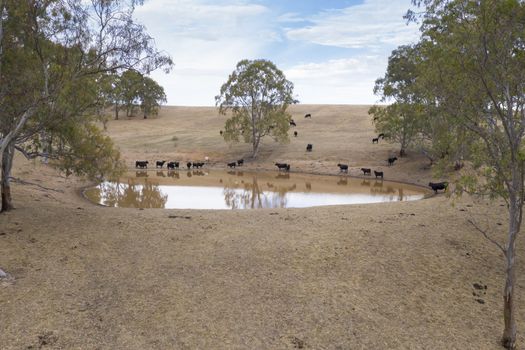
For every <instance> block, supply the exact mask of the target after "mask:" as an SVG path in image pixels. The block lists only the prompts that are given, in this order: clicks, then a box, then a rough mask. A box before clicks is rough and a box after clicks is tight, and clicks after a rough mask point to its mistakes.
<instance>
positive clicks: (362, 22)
mask: <svg viewBox="0 0 525 350" xmlns="http://www.w3.org/2000/svg"><path fill="white" fill-rule="evenodd" d="M409 5H410V3H409V1H406V0H405V1H403V0H391V1H389V0H365V2H364V3H363V4H360V5H355V6H350V7H346V8H344V9H340V10H327V11H323V12H321V13H319V14H317V15H314V16H311V17H309V18H308V19H309V21H310V22H311V23H313V24H312V25H309V26H304V27H301V28H294V29H289V30H287V32H286V36H287V38H288V39H290V40H299V41H307V42H311V43H314V44H319V45H327V46H337V47H343V48H381V47H382V46H384V45H387V46H389V47H391V46H398V45H401V44H407V43H409V42H412V41H415V40H417V38H418V28H417V25H415V24H410V25H407V24H406V23H405V21H404V20H403V18H402V16H403V15H404V13H405V12H406V10H407V9H408V8H409Z"/></svg>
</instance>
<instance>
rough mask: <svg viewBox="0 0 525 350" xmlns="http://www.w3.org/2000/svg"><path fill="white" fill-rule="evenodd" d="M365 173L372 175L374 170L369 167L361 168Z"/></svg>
mask: <svg viewBox="0 0 525 350" xmlns="http://www.w3.org/2000/svg"><path fill="white" fill-rule="evenodd" d="M361 171H362V172H363V175H372V170H371V169H369V168H361Z"/></svg>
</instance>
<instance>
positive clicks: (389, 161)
mask: <svg viewBox="0 0 525 350" xmlns="http://www.w3.org/2000/svg"><path fill="white" fill-rule="evenodd" d="M396 160H397V157H392V158H388V166H391V165H393V164H394V162H395V161H396Z"/></svg>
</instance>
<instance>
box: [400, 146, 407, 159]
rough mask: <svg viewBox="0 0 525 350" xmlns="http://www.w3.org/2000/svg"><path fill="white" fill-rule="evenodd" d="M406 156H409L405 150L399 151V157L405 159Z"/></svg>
mask: <svg viewBox="0 0 525 350" xmlns="http://www.w3.org/2000/svg"><path fill="white" fill-rule="evenodd" d="M406 155H407V153H406V151H405V149H404V148H401V149H400V150H399V156H400V157H404V156H406Z"/></svg>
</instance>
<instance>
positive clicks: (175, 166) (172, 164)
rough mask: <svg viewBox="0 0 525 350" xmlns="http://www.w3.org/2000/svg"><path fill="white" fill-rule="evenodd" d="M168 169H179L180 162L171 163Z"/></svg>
mask: <svg viewBox="0 0 525 350" xmlns="http://www.w3.org/2000/svg"><path fill="white" fill-rule="evenodd" d="M167 167H168V169H175V168H177V169H178V168H179V162H169V163H168V165H167Z"/></svg>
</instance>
